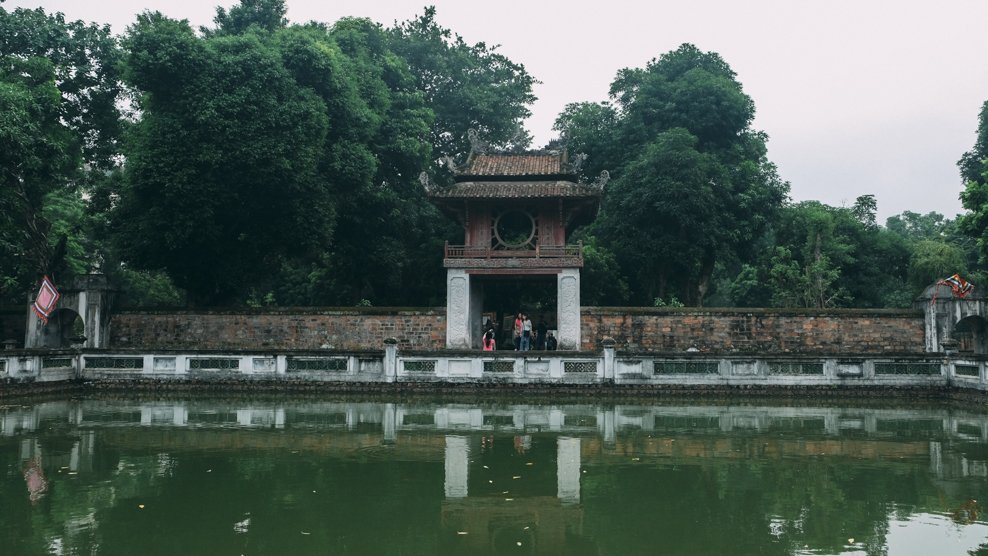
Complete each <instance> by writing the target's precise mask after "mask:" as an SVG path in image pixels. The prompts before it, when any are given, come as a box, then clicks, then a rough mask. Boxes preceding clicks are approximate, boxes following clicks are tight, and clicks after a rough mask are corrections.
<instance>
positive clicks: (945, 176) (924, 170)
mask: <svg viewBox="0 0 988 556" xmlns="http://www.w3.org/2000/svg"><path fill="white" fill-rule="evenodd" d="M235 1H236V0H40V1H38V0H35V1H31V0H8V1H7V2H6V3H4V4H2V6H3V7H4V8H6V9H8V10H11V9H13V8H14V7H18V6H24V7H39V6H40V7H43V8H45V9H46V10H48V11H61V12H63V13H65V14H66V16H67V17H68V18H70V19H83V20H87V21H97V22H101V23H109V24H111V25H112V26H113V29H114V31H115V32H117V33H120V32H122V31H123V30H124V29H125V27H126V26H127V25H128V24H130V23H131V22H132V21H133V19H134V15H135V14H136V13H138V12H140V11H143V10H159V11H161V12H163V13H164V14H166V15H168V16H170V17H175V18H184V19H188V20H190V22H192V24H193V25H210V24H211V21H212V17H213V14H214V10H215V6H216V5H217V4H222V5H224V6H227V7H229V6H230V5H233V4H234V3H235ZM427 3H432V4H435V5H436V8H437V19H438V21H439V23H440V24H441V25H443V26H445V27H449V28H451V29H452V30H453V31H455V32H457V33H459V34H460V35H462V36H463V37H464V38H465V39H466V40H467V41H468V42H471V43H474V42H481V41H483V42H487V43H488V44H500V45H501V49H500V51H501V52H502V53H503V54H505V55H506V56H508V57H509V58H510V59H512V60H514V61H515V62H519V63H522V64H524V65H525V67H526V68H527V69H528V71H529V73H531V74H532V75H533V76H535V77H536V78H537V79H539V80H540V81H542V84H541V85H538V86H537V87H536V89H535V93H536V95H537V96H538V97H539V100H538V102H536V103H535V105H534V107H533V108H532V112H533V116H532V117H531V119H530V120H529V121H528V124H527V125H528V128H529V130H530V131H531V132H532V133H533V135H534V136H535V140H536V142H535V146H540V145H542V144H544V143H545V142H546V141H547V140H548V139H550V138H551V137H552V136H553V132H552V130H551V128H552V122H553V121H554V120H555V117H556V115H557V114H558V113H559V112H560V111H561V110H562V108H563V107H564V106H565V105H566V104H567V103H570V102H578V101H599V100H605V99H606V97H607V89H608V87H609V85H610V82H611V80H612V79H613V78H614V75H615V73H616V72H617V70H618V69H620V68H623V67H642V66H644V64H645V63H646V62H647V61H648V60H649V59H651V58H653V57H657V56H659V55H661V54H662V53H664V52H667V51H669V50H672V49H674V48H676V47H677V46H679V45H680V44H681V43H684V42H691V43H694V44H696V45H697V46H698V47H699V48H701V49H703V50H712V51H715V52H718V53H719V54H720V55H721V56H723V57H724V59H725V60H727V62H728V63H729V64H730V65H731V67H732V68H733V69H734V70H735V71H736V72H737V74H738V79H739V80H740V81H741V83H742V84H743V85H744V88H745V91H746V92H747V93H748V94H749V95H750V96H751V97H752V98H753V99H754V101H755V106H756V109H757V116H756V119H755V127H756V128H757V129H761V130H764V131H765V132H767V133H768V134H769V137H770V142H769V158H770V159H771V160H772V161H774V162H775V163H776V164H777V165H778V166H779V171H780V173H781V175H782V177H783V178H784V179H786V180H788V181H790V182H791V183H792V197H793V199H794V200H797V201H801V200H808V199H819V200H821V201H823V202H825V203H828V204H832V205H841V204H851V203H853V202H854V199H855V198H856V197H857V196H858V195H863V194H868V193H871V194H874V195H876V197H877V199H878V211H879V220H880V221H882V222H883V221H884V219H885V218H886V217H888V216H890V215H892V214H897V213H899V212H902V211H904V210H912V211H914V212H928V211H931V210H934V211H937V212H941V213H944V214H946V215H947V216H951V217H952V216H954V215H955V214H956V213H958V212H960V211H961V206H960V201H959V200H958V194H959V193H960V191H961V189H962V184H961V181H960V178H959V175H958V172H957V167H956V162H957V160H958V159H959V158H960V156H961V154H962V153H964V152H965V151H968V150H970V149H971V148H972V147H973V145H974V141H975V130H976V126H977V117H978V111H979V109H980V107H981V104H982V103H983V102H984V101H985V100H988V50H986V48H985V44H986V43H985V22H986V21H988V1H984V0H941V1H939V2H930V1H918V0H894V1H893V0H745V1H738V0H693V1H691V2H683V1H681V0H679V1H676V2H669V1H651V2H649V1H639V2H636V1H632V0H611V1H609V2H599V1H595V2H588V1H585V0H568V1H563V0H527V1H521V0H500V1H487V2H475V1H469V0H431V2H430V0H420V1H415V0H364V1H351V0H336V1H332V2H327V1H318V0H287V4H288V18H289V19H290V20H291V21H293V22H304V21H308V20H317V21H322V22H326V23H332V22H334V21H336V20H337V19H339V18H340V17H342V16H346V15H352V16H363V17H369V18H371V19H374V20H376V21H379V22H381V23H384V24H391V23H392V22H393V21H395V20H399V21H401V20H405V19H409V18H411V17H413V16H414V15H416V14H418V13H421V12H422V9H423V6H424V5H426V4H427Z"/></svg>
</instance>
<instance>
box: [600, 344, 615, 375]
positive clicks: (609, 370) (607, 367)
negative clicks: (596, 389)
mask: <svg viewBox="0 0 988 556" xmlns="http://www.w3.org/2000/svg"><path fill="white" fill-rule="evenodd" d="M602 343H603V345H604V381H605V382H614V376H615V369H614V365H615V357H616V354H615V349H614V344H615V342H614V338H604V341H603V342H602Z"/></svg>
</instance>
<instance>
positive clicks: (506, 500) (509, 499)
mask: <svg viewBox="0 0 988 556" xmlns="http://www.w3.org/2000/svg"><path fill="white" fill-rule="evenodd" d="M504 501H505V502H512V501H514V498H505V499H504Z"/></svg>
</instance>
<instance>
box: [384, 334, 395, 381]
mask: <svg viewBox="0 0 988 556" xmlns="http://www.w3.org/2000/svg"><path fill="white" fill-rule="evenodd" d="M396 376H398V339H397V338H385V339H384V382H394V381H395V377H396Z"/></svg>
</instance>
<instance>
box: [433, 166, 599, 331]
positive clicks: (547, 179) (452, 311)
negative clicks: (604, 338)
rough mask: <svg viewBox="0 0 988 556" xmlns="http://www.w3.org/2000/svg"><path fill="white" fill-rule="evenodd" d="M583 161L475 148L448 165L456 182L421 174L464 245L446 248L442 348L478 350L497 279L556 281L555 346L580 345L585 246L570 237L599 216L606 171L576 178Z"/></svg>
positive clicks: (434, 199)
mask: <svg viewBox="0 0 988 556" xmlns="http://www.w3.org/2000/svg"><path fill="white" fill-rule="evenodd" d="M582 161H583V157H575V160H573V161H570V160H569V159H568V156H567V153H566V151H565V150H562V151H543V152H528V153H524V154H486V153H484V152H481V151H480V150H479V149H477V148H476V147H475V148H474V150H473V151H472V152H471V153H470V156H469V157H468V158H467V160H466V162H465V163H464V164H462V165H459V166H457V165H455V164H452V163H450V166H451V169H452V171H453V176H454V183H453V184H452V185H450V186H448V187H439V186H435V185H432V184H431V183H429V181H428V180H427V179H425V178H424V177H423V184H424V185H425V186H426V191H427V193H428V195H429V197H430V199H431V200H432V202H434V203H435V204H436V205H437V206H439V208H440V209H441V210H443V212H445V213H446V214H448V215H450V216H452V217H453V218H455V219H456V220H457V221H459V222H460V224H461V225H462V226H463V233H464V240H463V244H462V245H450V244H448V243H447V245H446V248H445V255H444V258H443V266H444V267H445V268H446V269H447V274H446V347H447V348H454V349H469V348H479V347H480V342H481V336H482V334H483V326H484V315H483V314H482V311H483V305H484V296H485V287H484V285H485V284H488V285H490V284H492V283H493V282H492V281H493V280H494V279H496V278H500V279H503V278H513V279H516V280H524V279H532V278H536V277H542V278H549V279H553V278H554V280H555V291H556V315H555V318H556V323H555V328H556V336H557V338H558V342H559V349H564V350H576V349H579V348H580V269H581V268H582V267H583V246H582V245H581V244H567V243H566V240H567V237H568V236H569V234H570V232H572V230H574V229H575V228H576V227H577V226H579V225H582V224H585V223H588V222H589V221H591V220H592V219H593V218H594V217H595V216H596V214H597V211H598V209H599V207H600V197H601V192H602V190H603V188H604V185H605V184H606V182H607V178H608V176H607V173H606V172H604V173H602V174H601V176H600V178H598V179H597V180H596V181H594V182H593V183H584V182H581V181H580V179H579V166H580V163H582Z"/></svg>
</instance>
